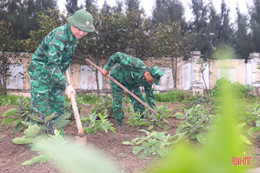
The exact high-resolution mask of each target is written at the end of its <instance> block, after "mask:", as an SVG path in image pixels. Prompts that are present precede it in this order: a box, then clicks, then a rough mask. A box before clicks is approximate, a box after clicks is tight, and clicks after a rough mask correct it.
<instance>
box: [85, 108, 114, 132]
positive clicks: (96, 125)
mask: <svg viewBox="0 0 260 173" xmlns="http://www.w3.org/2000/svg"><path fill="white" fill-rule="evenodd" d="M81 121H82V122H83V126H84V127H83V129H84V130H85V131H86V133H97V132H102V131H104V132H106V133H108V131H111V132H113V133H116V131H115V128H114V127H113V124H112V123H110V121H109V120H108V114H107V110H104V113H103V114H101V113H98V114H97V113H95V112H93V113H90V114H88V116H87V117H83V118H82V119H81Z"/></svg>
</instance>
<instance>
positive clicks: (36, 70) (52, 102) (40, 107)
mask: <svg viewBox="0 0 260 173" xmlns="http://www.w3.org/2000/svg"><path fill="white" fill-rule="evenodd" d="M67 21H68V24H65V25H63V26H60V27H58V28H56V29H54V30H52V31H51V32H50V33H49V34H48V35H47V36H46V37H45V38H44V39H43V41H42V42H41V44H40V45H39V47H38V48H37V50H36V52H35V53H34V54H33V57H32V61H31V63H30V66H29V68H28V73H29V76H30V84H31V102H32V109H33V114H34V115H36V116H39V117H45V116H47V114H49V115H50V114H52V113H57V114H59V115H61V114H63V113H64V106H65V98H64V97H65V94H66V95H67V96H68V98H70V95H71V94H72V93H73V94H76V92H75V90H74V88H73V87H72V86H71V85H70V84H68V83H67V82H66V77H65V76H64V72H65V71H66V70H67V69H68V68H69V66H70V64H71V62H72V60H73V54H74V52H75V49H76V47H77V44H78V42H79V39H80V38H82V37H83V36H85V35H87V34H88V32H93V31H95V28H94V26H93V17H92V15H91V14H90V13H89V12H87V11H86V10H78V11H76V12H75V13H74V14H73V15H72V16H70V17H68V18H67ZM64 91H65V92H64ZM53 122H55V120H54V121H53ZM51 128H52V127H51ZM51 131H53V129H51Z"/></svg>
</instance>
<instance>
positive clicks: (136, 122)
mask: <svg viewBox="0 0 260 173" xmlns="http://www.w3.org/2000/svg"><path fill="white" fill-rule="evenodd" d="M127 124H129V125H131V126H136V127H137V128H141V127H143V126H150V122H149V121H147V120H146V119H145V118H144V117H142V115H141V114H140V112H133V113H131V114H130V117H129V118H128V121H127Z"/></svg>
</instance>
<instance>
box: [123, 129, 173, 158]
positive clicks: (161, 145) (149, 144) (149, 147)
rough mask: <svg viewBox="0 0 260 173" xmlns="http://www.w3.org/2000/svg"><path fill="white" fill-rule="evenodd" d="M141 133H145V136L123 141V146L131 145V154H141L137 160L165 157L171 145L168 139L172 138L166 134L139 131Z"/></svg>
mask: <svg viewBox="0 0 260 173" xmlns="http://www.w3.org/2000/svg"><path fill="white" fill-rule="evenodd" d="M140 131H141V132H145V133H146V136H142V137H140V138H135V139H132V140H131V141H124V142H123V143H122V144H124V145H133V146H134V148H133V150H132V152H133V153H134V154H135V155H137V154H138V153H140V152H142V154H141V155H140V156H139V158H145V157H149V156H151V155H154V156H161V157H163V156H166V155H167V149H168V148H167V147H169V146H170V145H171V142H170V139H171V138H172V137H171V136H170V135H169V134H167V132H156V131H152V132H149V131H146V130H143V129H141V130H140Z"/></svg>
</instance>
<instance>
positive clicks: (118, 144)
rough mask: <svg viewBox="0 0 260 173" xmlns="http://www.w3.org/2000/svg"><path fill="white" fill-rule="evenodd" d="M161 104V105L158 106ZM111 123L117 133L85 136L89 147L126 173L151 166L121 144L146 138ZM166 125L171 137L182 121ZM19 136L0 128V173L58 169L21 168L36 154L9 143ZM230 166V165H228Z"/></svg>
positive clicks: (258, 163) (259, 159)
mask: <svg viewBox="0 0 260 173" xmlns="http://www.w3.org/2000/svg"><path fill="white" fill-rule="evenodd" d="M158 105H160V104H158ZM167 105H169V106H168V108H172V109H173V108H174V107H176V106H179V104H167ZM13 107H15V106H0V115H2V114H3V113H4V112H5V111H7V110H8V109H10V108H13ZM89 111H90V108H89V107H87V106H83V105H82V109H81V114H88V113H89ZM128 116H129V115H128V114H126V119H125V122H126V120H127V118H128ZM2 120H3V117H2V116H0V121H2ZM110 121H111V122H112V123H113V124H114V127H115V129H116V131H117V133H116V134H114V133H112V132H109V133H96V134H88V135H87V138H88V144H91V145H94V146H95V147H96V148H98V149H99V150H101V151H102V152H104V153H106V154H107V155H108V156H109V157H110V158H111V159H112V160H114V161H115V162H116V163H117V164H118V166H119V167H120V168H121V169H123V170H125V172H127V173H132V172H138V171H141V172H142V171H144V170H146V169H147V168H148V167H150V165H151V164H152V163H153V162H154V161H156V158H154V157H149V158H145V159H140V158H138V156H139V155H134V154H133V153H132V149H133V147H132V146H126V145H122V142H123V141H130V140H132V139H134V138H137V137H140V136H143V135H145V134H144V133H143V132H140V131H138V129H137V128H136V127H135V126H130V125H128V124H127V123H125V127H123V128H120V127H118V125H117V124H116V121H115V119H114V118H111V119H110ZM167 121H168V126H169V129H168V130H167V131H168V133H169V134H170V135H174V134H175V132H176V129H177V127H178V125H179V123H180V122H181V121H180V120H178V119H175V118H168V119H167ZM76 133H77V129H76V126H75V124H72V123H70V124H69V125H67V126H66V127H65V134H66V136H74V135H76ZM22 135H23V134H22V133H17V134H16V133H14V131H13V127H12V126H11V125H7V126H3V125H1V126H0V172H1V173H2V172H3V173H16V172H21V173H23V172H24V173H27V172H33V173H42V172H49V173H56V172H58V170H57V169H56V168H55V165H54V164H52V163H46V164H39V163H38V164H35V165H30V166H22V165H21V163H23V162H24V161H26V160H29V159H31V158H32V157H34V156H35V152H33V151H31V150H30V149H29V147H28V145H15V144H13V142H12V140H13V139H15V138H16V137H20V136H22ZM254 145H255V147H254V149H253V150H254V151H255V153H260V148H259V147H260V140H258V141H254ZM252 157H253V158H252V162H253V163H254V167H260V156H259V155H254V156H252ZM230 164H231V162H230Z"/></svg>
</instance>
